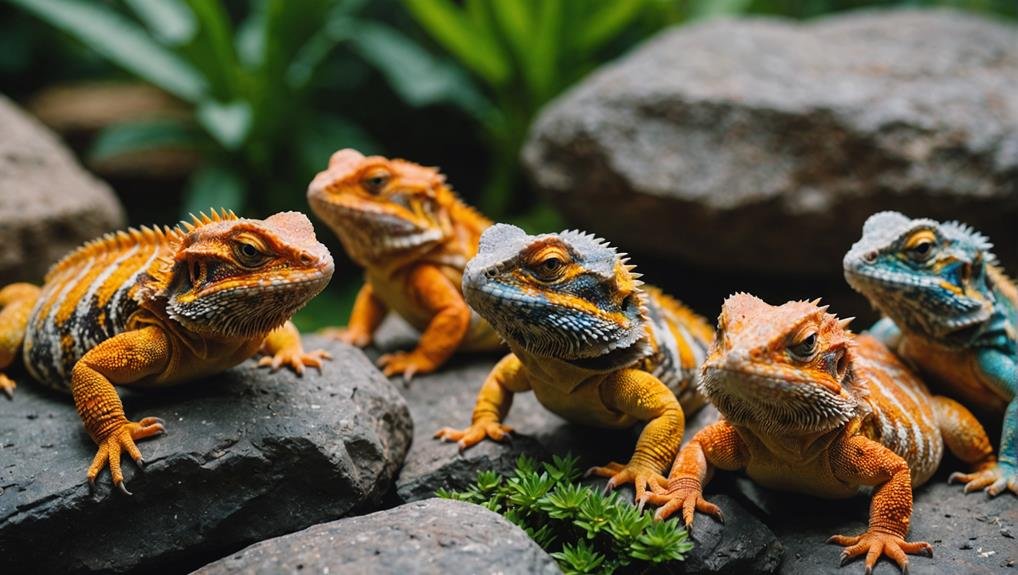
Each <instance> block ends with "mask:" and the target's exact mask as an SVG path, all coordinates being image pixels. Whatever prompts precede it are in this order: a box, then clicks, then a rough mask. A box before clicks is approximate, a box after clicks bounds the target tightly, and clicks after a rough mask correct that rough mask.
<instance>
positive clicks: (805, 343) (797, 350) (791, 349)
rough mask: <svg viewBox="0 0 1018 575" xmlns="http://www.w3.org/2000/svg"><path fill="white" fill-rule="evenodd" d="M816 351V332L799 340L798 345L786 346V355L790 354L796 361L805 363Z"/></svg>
mask: <svg viewBox="0 0 1018 575" xmlns="http://www.w3.org/2000/svg"><path fill="white" fill-rule="evenodd" d="M816 351H817V334H816V332H810V334H809V335H807V336H806V337H805V338H803V339H801V340H800V341H799V342H798V343H795V344H792V345H790V346H788V353H790V354H792V357H794V358H795V359H798V360H802V361H806V360H808V359H810V358H812V357H813V354H815V353H816Z"/></svg>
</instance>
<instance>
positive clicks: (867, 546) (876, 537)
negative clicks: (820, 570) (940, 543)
mask: <svg viewBox="0 0 1018 575" xmlns="http://www.w3.org/2000/svg"><path fill="white" fill-rule="evenodd" d="M827 542H828V543H833V544H835V545H842V546H845V550H844V551H842V552H841V565H842V566H844V565H846V564H847V563H849V562H850V561H852V560H853V559H855V558H856V557H860V556H862V555H864V554H865V555H866V573H867V574H870V573H872V572H873V566H874V565H876V563H877V561H878V560H879V559H880V557H881V556H883V555H886V556H887V557H888V558H889V559H891V560H892V561H894V562H895V563H897V564H898V567H899V568H901V571H902V573H908V556H907V555H906V554H909V555H926V556H927V557H933V546H931V545H930V544H929V543H927V542H925V541H914V542H910V541H905V540H904V539H903V538H902V537H899V536H897V535H894V534H891V533H883V532H880V531H866V532H865V533H863V534H862V535H851V536H849V535H834V536H833V537H831V538H830V539H828V540H827Z"/></svg>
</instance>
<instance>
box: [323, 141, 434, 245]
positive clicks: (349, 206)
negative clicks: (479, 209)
mask: <svg viewBox="0 0 1018 575" xmlns="http://www.w3.org/2000/svg"><path fill="white" fill-rule="evenodd" d="M452 195H453V193H452V190H450V189H449V188H448V187H447V186H446V185H445V176H443V175H442V174H440V173H439V172H438V170H437V169H436V168H428V167H424V166H420V165H418V164H415V163H413V162H408V161H405V160H390V159H388V158H384V157H382V156H367V157H365V156H364V155H363V154H361V153H360V152H358V151H356V150H351V149H345V150H340V151H338V152H336V153H335V154H333V155H332V158H330V159H329V167H328V168H327V169H326V170H325V171H323V172H319V173H318V175H316V176H315V178H314V180H312V181H311V184H310V186H308V201H309V202H310V204H311V209H312V211H314V212H315V215H317V216H318V217H320V218H321V219H322V220H324V221H325V222H326V223H327V224H328V225H329V227H331V228H332V230H333V231H334V232H335V233H336V235H338V236H339V238H340V240H341V241H342V242H343V247H344V248H346V250H347V253H349V255H350V257H351V258H352V259H353V260H354V261H356V262H358V263H359V264H361V265H366V264H368V263H370V262H373V261H379V260H386V259H391V258H394V257H401V256H404V255H410V254H414V253H419V252H422V251H427V250H428V249H430V248H432V247H434V246H435V245H437V244H439V243H441V242H443V241H445V240H446V239H448V238H449V237H450V236H452V234H453V227H452V223H451V219H450V216H449V212H448V208H447V206H449V205H450V204H451V203H453V198H452Z"/></svg>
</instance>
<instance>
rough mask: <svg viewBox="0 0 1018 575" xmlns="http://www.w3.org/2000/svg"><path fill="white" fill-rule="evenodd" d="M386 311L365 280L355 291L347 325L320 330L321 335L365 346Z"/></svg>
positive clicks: (383, 304) (357, 345) (369, 341)
mask: <svg viewBox="0 0 1018 575" xmlns="http://www.w3.org/2000/svg"><path fill="white" fill-rule="evenodd" d="M387 311H388V309H387V308H386V306H385V303H384V302H382V300H380V299H378V296H376V295H375V289H374V288H373V287H371V284H370V283H367V282H365V283H364V285H363V286H361V289H360V291H359V292H357V299H355V300H354V302H353V310H352V311H351V312H350V322H349V323H348V324H347V326H346V327H345V328H328V329H325V330H322V335H324V336H326V337H331V338H333V339H338V340H339V341H341V342H343V343H346V344H349V345H353V346H356V347H366V346H368V345H370V344H371V340H372V338H373V337H374V335H375V330H377V329H378V326H379V325H381V323H382V320H383V319H385V313H386V312H387Z"/></svg>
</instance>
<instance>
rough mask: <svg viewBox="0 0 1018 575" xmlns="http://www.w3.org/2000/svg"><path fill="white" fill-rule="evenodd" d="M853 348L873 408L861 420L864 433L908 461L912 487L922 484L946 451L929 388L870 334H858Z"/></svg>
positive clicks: (856, 365) (858, 375)
mask: <svg viewBox="0 0 1018 575" xmlns="http://www.w3.org/2000/svg"><path fill="white" fill-rule="evenodd" d="M855 351H856V353H855V357H854V366H855V371H856V377H858V378H860V379H861V380H862V381H863V382H864V383H865V384H866V391H867V392H868V394H869V396H868V403H869V405H870V406H871V407H872V410H873V411H872V413H870V414H869V415H868V416H867V417H865V418H864V420H863V428H862V432H863V433H864V434H865V435H866V436H867V437H869V438H870V439H873V440H874V441H877V442H879V443H881V444H883V445H884V446H886V447H887V448H888V449H890V450H891V451H894V452H895V453H897V454H898V455H900V456H901V457H902V459H904V460H905V461H906V462H907V463H908V467H909V469H910V470H911V472H912V485H919V484H921V483H924V482H925V481H926V480H928V479H929V478H930V476H932V475H933V473H934V472H935V471H936V469H937V466H938V465H939V464H940V459H941V457H942V456H943V451H944V442H943V440H942V438H941V434H940V427H939V426H938V424H937V419H936V415H935V414H934V412H933V406H932V403H931V401H930V400H931V398H930V393H929V391H928V390H927V389H926V387H925V386H924V385H923V384H922V382H921V381H920V380H919V379H918V378H917V377H916V376H915V375H913V374H912V372H911V371H910V370H909V369H908V368H907V367H905V365H904V364H902V363H901V361H900V360H898V358H897V357H896V356H895V355H894V354H892V353H891V352H890V350H888V349H887V348H886V347H885V346H884V345H883V344H882V343H880V342H879V341H878V340H876V339H874V338H873V337H871V336H868V335H860V336H857V337H856V348H855Z"/></svg>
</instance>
